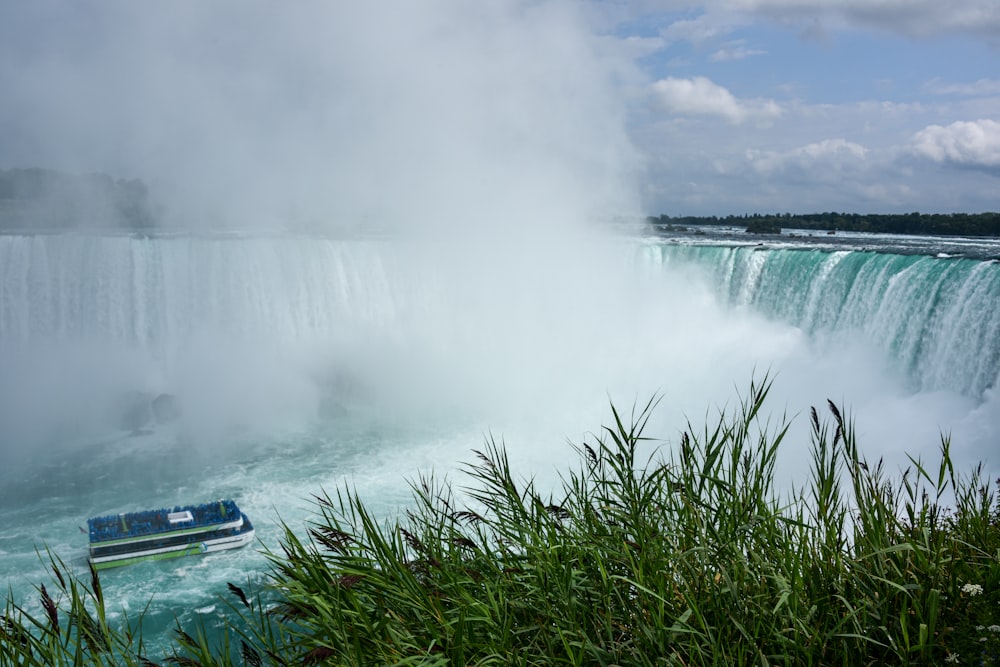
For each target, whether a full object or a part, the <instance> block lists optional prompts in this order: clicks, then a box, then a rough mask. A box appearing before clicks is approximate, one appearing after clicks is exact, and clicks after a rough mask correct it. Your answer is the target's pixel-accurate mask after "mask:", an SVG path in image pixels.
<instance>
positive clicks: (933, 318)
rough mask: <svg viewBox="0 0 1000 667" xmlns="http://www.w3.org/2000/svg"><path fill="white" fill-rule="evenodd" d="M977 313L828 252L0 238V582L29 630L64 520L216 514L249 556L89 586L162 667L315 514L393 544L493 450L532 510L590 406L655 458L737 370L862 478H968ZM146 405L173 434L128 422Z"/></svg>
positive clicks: (977, 282) (922, 283)
mask: <svg viewBox="0 0 1000 667" xmlns="http://www.w3.org/2000/svg"><path fill="white" fill-rule="evenodd" d="M998 303H1000V265H998V264H997V263H995V262H990V261H981V260H971V259H947V258H936V257H932V256H923V255H899V254H877V253H873V252H870V251H869V252H864V251H860V250H846V249H824V250H819V249H809V248H801V249H795V248H780V249H771V250H755V249H753V248H749V247H743V248H731V247H719V246H693V245H692V246H688V245H683V244H671V243H667V242H665V241H662V240H655V239H650V238H633V239H614V240H607V239H604V240H599V241H598V242H595V243H583V242H570V241H568V240H567V241H566V243H565V244H564V245H559V246H551V245H545V246H539V247H535V246H533V245H532V244H530V243H528V244H513V245H511V246H509V247H482V246H477V245H475V244H462V243H455V244H450V245H448V246H445V247H440V246H430V245H428V244H420V243H415V242H397V241H389V240H385V239H365V240H337V239H325V238H304V237H261V236H249V237H236V236H233V237H183V236H178V237H161V238H148V237H144V238H138V237H130V236H99V235H48V236H41V235H38V236H0V455H2V456H3V460H4V465H3V467H2V470H0V556H2V558H0V577H2V578H3V579H4V581H5V582H6V583H7V584H8V586H9V587H10V589H11V590H12V592H13V595H14V597H15V599H16V600H18V601H19V602H20V603H23V604H24V605H25V606H26V608H27V609H29V610H33V611H40V610H41V608H40V605H39V604H38V600H37V593H36V592H35V586H37V585H38V584H39V583H44V582H45V581H47V580H48V578H49V577H50V576H51V575H50V573H49V571H48V569H47V566H46V564H45V562H44V561H43V560H41V559H40V558H39V556H38V554H37V551H36V550H37V549H44V548H45V547H48V548H49V549H51V550H53V551H54V552H55V553H57V554H58V555H59V556H60V557H61V558H63V559H64V560H65V561H66V562H67V563H68V564H69V565H70V566H71V567H73V568H75V569H78V570H80V571H82V570H83V568H84V567H85V561H84V558H85V554H86V536H85V535H84V534H83V533H82V532H81V531H80V526H83V525H85V521H86V518H87V517H89V516H93V515H98V514H112V513H117V512H121V511H131V510H138V509H145V508H151V507H161V506H167V505H174V504H178V503H188V502H204V501H206V500H211V499H215V498H220V497H232V498H234V499H235V500H236V501H237V502H238V503H239V505H240V506H241V508H243V509H244V510H245V511H246V512H247V513H248V515H249V516H250V517H251V519H252V520H253V521H254V524H255V526H256V528H257V533H258V537H259V544H258V545H255V547H253V548H246V549H242V550H239V551H237V552H228V553H223V554H213V555H208V556H204V557H198V558H188V559H183V560H179V561H174V562H162V563H149V564H142V565H138V566H135V567H131V568H123V569H121V570H109V571H107V572H106V573H104V574H103V575H102V582H103V587H104V591H105V595H106V597H107V599H108V603H109V608H110V609H112V610H113V612H114V613H115V614H117V615H118V617H119V618H124V615H125V614H128V615H129V616H134V615H135V614H137V613H138V612H139V611H141V610H143V609H144V608H147V605H148V611H147V612H146V613H147V622H148V630H149V632H150V633H152V634H151V636H152V637H154V638H155V642H154V644H158V645H160V646H162V645H163V643H164V642H166V641H167V639H168V638H169V632H168V630H169V629H170V628H172V627H173V625H174V621H175V618H176V619H177V620H179V621H180V622H181V623H182V624H185V625H187V624H190V623H194V622H198V621H201V622H203V623H206V624H208V625H209V626H211V625H212V624H217V623H219V622H220V621H221V619H222V618H223V615H224V613H225V605H223V604H222V603H221V602H220V599H219V596H224V595H226V583H227V582H233V583H236V584H238V585H241V584H244V583H246V582H247V581H260V580H262V578H263V577H264V574H265V573H266V569H267V561H266V558H265V556H264V554H263V549H265V548H272V549H273V548H277V540H278V536H279V534H280V527H279V520H283V521H285V522H288V524H289V525H290V526H292V527H293V529H295V530H297V531H298V532H299V533H300V534H304V532H305V530H304V526H305V522H306V521H307V520H308V519H309V517H310V513H311V510H310V501H309V499H310V497H311V495H312V494H315V493H318V492H319V491H320V490H321V489H324V488H325V489H328V490H333V489H335V488H337V487H340V486H342V485H348V486H350V487H351V488H353V489H356V490H357V491H358V493H359V494H361V495H362V497H364V498H365V499H366V500H367V501H368V502H369V503H371V505H372V507H373V508H374V509H375V510H376V512H378V513H381V514H383V515H384V516H386V517H389V516H392V515H393V513H395V512H396V511H398V509H399V508H400V507H401V506H403V505H405V503H406V502H407V501H408V499H409V489H408V486H407V480H412V479H414V478H415V477H416V476H417V475H418V474H420V473H421V472H428V471H432V470H433V471H436V473H439V474H448V475H451V476H453V477H456V476H458V473H457V469H458V467H459V465H460V464H461V462H463V461H468V460H470V459H471V453H470V452H471V450H472V449H474V448H477V447H480V446H481V445H482V443H483V440H484V438H485V437H487V436H490V435H492V436H494V437H496V438H497V439H498V440H503V441H504V442H505V443H506V444H507V446H508V448H509V449H510V452H511V458H512V460H513V461H515V464H516V466H517V467H518V469H519V470H520V471H523V473H524V474H525V475H526V476H528V475H530V476H535V477H536V478H537V479H538V480H539V481H540V483H545V482H546V480H548V481H549V482H551V483H555V479H556V475H557V473H558V471H559V470H560V469H561V468H563V467H564V466H566V465H567V464H569V463H570V462H572V461H573V454H572V450H571V449H570V447H569V445H568V444H567V440H571V441H574V442H579V441H580V440H581V439H582V438H584V437H586V433H587V432H593V431H597V430H598V429H599V427H600V425H601V424H602V423H607V421H608V419H609V409H608V403H609V401H612V400H613V401H615V403H616V404H617V405H619V406H623V407H625V408H626V409H627V407H628V406H629V405H631V404H632V403H633V402H639V403H644V402H645V400H646V399H647V398H648V397H649V396H652V395H653V394H659V395H662V396H663V399H664V400H663V402H662V406H661V408H660V409H659V410H658V413H657V418H656V419H655V420H654V421H653V422H652V423H651V428H652V429H655V431H654V433H653V435H654V436H655V437H660V438H663V442H664V443H665V446H669V444H670V442H671V438H672V437H673V436H675V435H676V433H677V430H678V429H679V428H680V427H681V426H682V425H683V420H684V418H685V417H687V416H690V417H692V420H693V421H694V422H695V423H698V422H699V421H700V417H701V416H702V415H704V414H705V410H706V409H707V408H709V407H710V405H711V404H712V403H713V402H716V401H719V402H725V401H727V400H730V399H731V398H732V397H733V395H734V391H735V388H738V387H742V386H744V385H745V383H746V382H748V381H749V378H750V376H751V374H753V373H754V372H755V369H756V371H757V372H758V373H759V372H761V371H763V370H771V371H772V372H773V373H774V374H775V375H776V377H777V381H776V385H775V401H774V406H775V408H776V410H777V411H779V412H780V411H782V410H787V411H788V412H789V414H796V413H802V412H803V411H805V410H806V409H807V408H808V406H809V405H822V404H823V403H824V402H825V399H826V398H828V397H833V398H835V399H837V400H841V399H846V400H849V401H851V402H852V404H853V405H854V409H855V414H856V415H857V417H858V420H859V426H860V427H861V431H862V434H861V435H862V438H863V442H864V441H865V438H866V437H867V439H868V440H867V441H868V442H872V443H877V444H876V445H875V448H874V449H873V450H872V454H873V455H883V454H884V455H887V456H889V457H890V458H891V457H892V455H893V454H897V455H898V454H899V453H900V451H901V450H902V448H903V447H906V448H907V450H908V451H913V450H914V449H916V451H917V452H918V453H919V452H921V451H933V450H934V448H935V446H936V439H937V434H938V432H939V431H940V430H942V429H947V430H951V431H953V435H954V436H955V439H956V449H957V451H958V452H959V453H960V454H961V453H963V452H964V454H965V455H967V458H969V459H970V460H972V459H977V458H978V457H980V456H982V455H983V453H984V452H989V451H992V450H994V449H995V446H996V443H997V441H998V439H1000V423H998V419H1000V418H998V415H1000V409H998V405H1000V402H998V400H997V397H996V396H995V395H994V392H993V388H994V387H995V386H996V383H997V376H998V374H1000V319H998V315H997V309H996V305H997V304H998ZM164 394H166V395H169V396H170V397H172V399H173V400H175V401H176V404H177V406H178V408H179V413H180V415H179V417H177V418H176V419H170V420H165V421H163V422H162V423H161V422H159V421H157V420H156V419H155V417H154V416H152V415H151V413H150V411H149V410H148V409H137V408H136V406H140V408H148V404H149V403H150V402H151V400H152V399H153V398H154V397H157V396H160V395H164ZM793 459H795V457H790V458H789V460H788V463H787V466H788V468H787V469H786V470H785V471H784V472H783V474H786V475H787V477H788V479H789V480H791V481H792V482H794V481H795V480H796V479H798V477H797V475H799V474H800V472H801V471H799V470H798V469H797V468H796V463H795V461H794V460H793Z"/></svg>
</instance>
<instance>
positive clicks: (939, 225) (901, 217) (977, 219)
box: [646, 212, 1000, 237]
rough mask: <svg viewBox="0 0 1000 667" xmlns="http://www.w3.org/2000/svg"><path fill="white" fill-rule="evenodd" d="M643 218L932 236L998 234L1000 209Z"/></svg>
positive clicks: (658, 222) (774, 229)
mask: <svg viewBox="0 0 1000 667" xmlns="http://www.w3.org/2000/svg"><path fill="white" fill-rule="evenodd" d="M646 221H647V222H648V223H649V224H650V225H652V226H654V227H658V228H660V229H663V230H671V229H676V228H679V227H699V226H720V227H742V228H745V229H747V231H750V232H753V233H758V234H767V233H770V234H780V233H781V230H782V229H799V230H810V231H819V232H838V231H844V232H870V233H875V234H910V235H933V236H988V237H1000V212H986V213H890V214H880V213H879V214H874V213H870V214H861V213H833V212H830V213H809V214H804V215H803V214H792V213H780V214H760V213H753V214H747V215H727V216H725V217H718V216H679V217H673V216H669V215H659V216H650V217H648V218H646Z"/></svg>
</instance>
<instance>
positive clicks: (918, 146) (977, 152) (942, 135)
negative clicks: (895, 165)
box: [913, 120, 1000, 175]
mask: <svg viewBox="0 0 1000 667" xmlns="http://www.w3.org/2000/svg"><path fill="white" fill-rule="evenodd" d="M913 151H914V153H916V154H917V155H919V156H921V157H925V158H927V159H929V160H932V161H934V162H945V163H949V164H953V165H957V166H961V167H971V168H973V169H984V170H989V171H995V172H997V174H998V175H1000V123H998V122H997V121H994V120H976V121H957V122H954V123H952V124H950V125H948V126H946V127H942V126H940V125H930V126H928V127H926V128H924V129H923V130H921V131H920V132H918V133H917V134H916V135H915V136H914V137H913Z"/></svg>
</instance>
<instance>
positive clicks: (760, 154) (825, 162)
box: [746, 139, 868, 178]
mask: <svg viewBox="0 0 1000 667" xmlns="http://www.w3.org/2000/svg"><path fill="white" fill-rule="evenodd" d="M867 155H868V149H867V148H865V147H864V146H862V145H860V144H857V143H854V142H852V141H847V140H846V139H824V140H823V141H818V142H815V143H811V144H807V145H805V146H799V147H797V148H793V149H792V150H789V151H782V152H778V151H760V150H753V149H751V150H748V151H747V152H746V157H747V160H749V162H750V165H751V166H752V167H753V169H754V170H755V171H757V172H758V173H761V174H771V173H774V172H778V171H784V170H789V169H794V170H796V171H797V172H798V175H799V176H803V175H805V174H806V173H810V172H812V173H816V174H819V175H821V176H823V177H824V178H825V177H827V176H828V175H830V174H831V173H837V174H840V173H842V172H844V171H847V170H850V169H856V168H859V167H862V166H863V165H864V163H865V160H866V157H867Z"/></svg>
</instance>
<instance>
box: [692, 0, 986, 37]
mask: <svg viewBox="0 0 1000 667" xmlns="http://www.w3.org/2000/svg"><path fill="white" fill-rule="evenodd" d="M706 6H708V7H712V8H715V7H720V8H723V9H725V10H729V11H739V12H745V13H748V14H759V15H763V16H767V17H768V18H771V19H774V20H778V21H782V22H788V23H803V22H804V23H807V24H812V27H828V28H839V27H845V26H852V27H862V28H875V29H879V30H885V31H888V32H897V33H903V34H907V35H914V36H924V35H934V34H942V33H973V34H980V35H986V36H992V37H996V36H998V35H1000V3H998V2H996V0H950V1H949V2H941V1H940V0H718V2H712V1H711V0H709V2H707V3H706ZM817 23H818V24H819V25H817Z"/></svg>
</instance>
